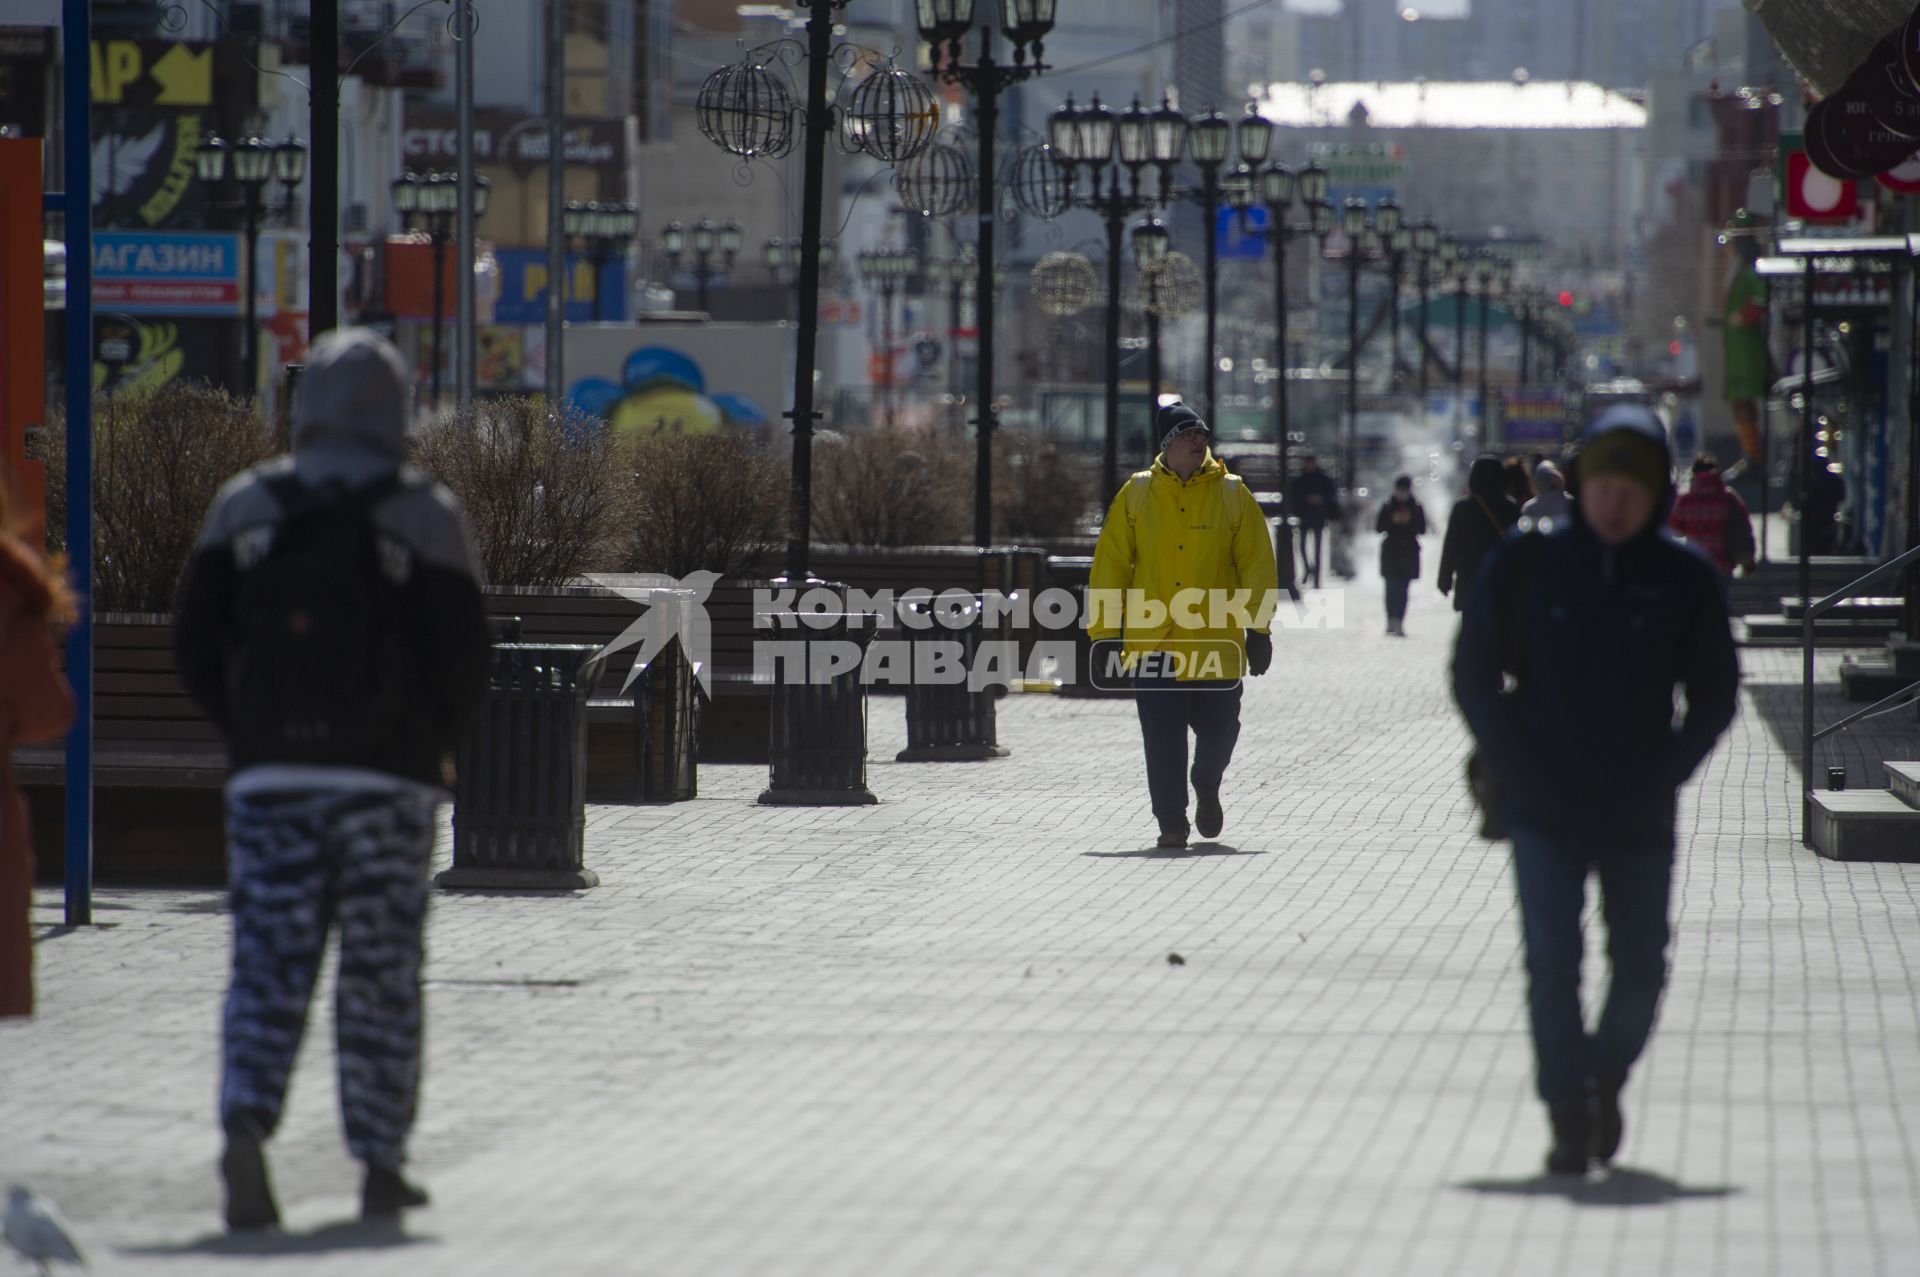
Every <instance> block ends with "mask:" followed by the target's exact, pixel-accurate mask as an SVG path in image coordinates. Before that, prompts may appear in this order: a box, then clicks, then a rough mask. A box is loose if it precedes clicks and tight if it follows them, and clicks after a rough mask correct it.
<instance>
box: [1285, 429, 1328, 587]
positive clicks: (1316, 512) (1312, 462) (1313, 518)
mask: <svg viewBox="0 0 1920 1277" xmlns="http://www.w3.org/2000/svg"><path fill="white" fill-rule="evenodd" d="M1287 510H1288V511H1289V512H1290V513H1291V514H1292V515H1293V517H1294V518H1296V519H1298V520H1299V521H1300V580H1301V582H1302V583H1311V584H1312V585H1313V587H1314V588H1315V589H1319V588H1320V557H1321V551H1322V550H1323V549H1324V548H1325V538H1326V534H1327V524H1328V523H1330V522H1332V521H1333V520H1334V519H1337V518H1338V517H1339V516H1340V494H1339V492H1338V490H1337V489H1336V488H1335V487H1334V486H1333V478H1332V476H1330V475H1329V474H1327V472H1326V471H1324V470H1322V469H1321V468H1320V459H1319V458H1318V457H1314V456H1311V455H1309V456H1306V457H1302V458H1301V459H1300V473H1299V474H1297V475H1295V476H1294V478H1293V483H1292V484H1291V485H1290V486H1289V487H1288V489H1287Z"/></svg>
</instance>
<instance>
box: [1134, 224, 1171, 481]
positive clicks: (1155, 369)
mask: <svg viewBox="0 0 1920 1277" xmlns="http://www.w3.org/2000/svg"><path fill="white" fill-rule="evenodd" d="M1171 240H1172V237H1171V236H1169V235H1168V234H1167V228H1166V226H1165V225H1164V224H1163V223H1162V222H1161V221H1160V219H1159V218H1157V217H1149V218H1148V219H1147V220H1146V221H1144V222H1142V223H1140V224H1139V225H1138V226H1136V227H1134V228H1133V265H1134V269H1135V270H1137V271H1139V272H1140V282H1141V283H1142V284H1144V285H1145V286H1146V289H1147V296H1146V312H1147V411H1148V412H1149V413H1150V414H1151V413H1156V412H1158V411H1159V410H1160V381H1161V377H1160V372H1161V360H1160V273H1161V270H1162V268H1163V267H1164V266H1165V264H1166V260H1167V251H1168V249H1169V247H1170V246H1171ZM1148 443H1149V446H1151V444H1152V418H1151V416H1150V417H1149V418H1148Z"/></svg>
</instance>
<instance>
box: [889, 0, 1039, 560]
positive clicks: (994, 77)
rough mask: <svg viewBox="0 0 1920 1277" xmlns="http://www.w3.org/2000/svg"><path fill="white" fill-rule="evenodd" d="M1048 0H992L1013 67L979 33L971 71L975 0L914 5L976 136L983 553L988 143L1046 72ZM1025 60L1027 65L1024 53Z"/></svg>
mask: <svg viewBox="0 0 1920 1277" xmlns="http://www.w3.org/2000/svg"><path fill="white" fill-rule="evenodd" d="M1054 6H1055V0H1000V31H1001V34H1003V35H1004V36H1005V37H1006V38H1007V40H1008V42H1009V43H1011V44H1012V45H1013V64H1012V65H1011V66H1007V65H1002V64H1001V63H998V62H995V61H994V57H993V28H992V27H991V26H990V25H982V26H981V28H980V57H979V60H978V61H977V62H975V63H973V64H972V65H971V66H969V65H967V64H966V63H965V62H964V61H963V57H964V53H963V42H964V41H965V40H966V37H967V35H968V33H969V32H971V31H972V30H973V17H974V9H975V0H914V10H915V17H916V19H917V24H918V26H919V29H920V38H921V39H923V40H925V41H926V42H927V44H928V45H929V46H930V57H929V66H930V67H931V68H932V70H933V72H934V73H935V74H936V75H937V76H939V77H940V78H941V79H944V80H945V81H946V82H947V83H949V84H955V85H959V86H961V87H962V88H964V89H965V90H966V91H967V92H968V93H970V94H971V95H972V96H973V99H974V103H975V116H976V118H975V121H974V124H975V128H976V130H977V131H978V133H979V135H980V136H979V142H980V159H979V169H978V173H979V196H980V205H979V211H980V242H979V246H978V249H977V252H978V254H979V256H978V260H977V262H976V264H975V265H976V271H977V274H976V285H975V286H976V288H977V291H978V296H979V305H980V321H979V329H980V358H979V359H978V360H977V361H976V364H977V367H976V370H975V376H976V381H977V383H978V384H977V387H976V391H975V393H976V396H977V398H978V403H977V405H976V410H977V411H978V412H979V414H980V415H979V417H978V419H977V420H978V447H977V455H976V458H975V472H974V507H973V525H974V526H973V535H974V542H975V544H976V545H978V546H979V547H980V548H982V549H985V548H986V547H987V546H988V545H990V544H992V542H993V432H994V427H995V419H994V402H993V339H994V331H993V330H994V323H993V321H994V314H993V302H994V296H993V271H994V265H995V263H994V249H993V241H994V234H993V232H994V224H995V222H996V221H997V220H998V219H999V215H1000V208H999V192H998V191H997V189H996V187H995V183H994V175H995V173H996V171H997V170H996V169H995V167H994V143H995V142H996V141H997V136H996V135H997V134H998V132H999V128H1000V95H1001V94H1002V93H1004V92H1006V90H1008V89H1009V88H1011V87H1013V86H1014V85H1016V84H1019V83H1020V82H1021V81H1023V80H1027V79H1030V78H1031V77H1033V76H1036V75H1039V74H1040V73H1041V72H1042V71H1044V70H1046V64H1045V61H1044V58H1045V52H1046V51H1045V41H1046V38H1047V36H1048V35H1049V34H1050V33H1051V32H1052V31H1053V25H1054ZM1029 50H1031V52H1032V61H1028V52H1029Z"/></svg>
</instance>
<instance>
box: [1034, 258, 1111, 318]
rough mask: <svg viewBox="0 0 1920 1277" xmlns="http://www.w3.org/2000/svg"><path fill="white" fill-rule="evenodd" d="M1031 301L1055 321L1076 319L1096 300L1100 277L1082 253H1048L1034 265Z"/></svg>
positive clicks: (1098, 295) (1098, 292)
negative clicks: (1036, 303) (1069, 318)
mask: <svg viewBox="0 0 1920 1277" xmlns="http://www.w3.org/2000/svg"><path fill="white" fill-rule="evenodd" d="M1030 286H1031V288H1032V290H1033V299H1034V301H1036V302H1038V303H1039V304H1040V309H1041V310H1043V311H1045V312H1046V313H1047V314H1049V315H1052V316H1055V317H1056V318H1060V319H1064V318H1066V317H1067V316H1069V315H1078V314H1079V313H1080V312H1081V311H1083V310H1085V309H1086V308H1087V307H1089V306H1091V305H1093V303H1094V302H1095V301H1097V300H1099V297H1100V277H1099V276H1098V275H1096V274H1095V273H1094V270H1093V263H1092V262H1091V261H1089V260H1087V257H1086V256H1085V254H1082V253H1048V254H1047V255H1046V256H1045V257H1042V258H1041V259H1040V260H1039V261H1037V262H1035V263H1034V264H1033V274H1032V277H1031V280H1030Z"/></svg>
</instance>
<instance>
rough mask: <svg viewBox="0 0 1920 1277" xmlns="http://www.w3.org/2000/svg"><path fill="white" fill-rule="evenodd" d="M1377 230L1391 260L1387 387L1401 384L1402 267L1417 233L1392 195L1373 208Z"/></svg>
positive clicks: (1389, 266) (1391, 387)
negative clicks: (1408, 224)
mask: <svg viewBox="0 0 1920 1277" xmlns="http://www.w3.org/2000/svg"><path fill="white" fill-rule="evenodd" d="M1373 224H1374V229H1375V230H1376V231H1377V232H1379V237H1380V238H1379V243H1380V250H1381V255H1382V256H1383V257H1385V258H1386V263H1387V302H1388V305H1387V325H1388V330H1389V333H1390V340H1389V349H1388V351H1387V357H1388V362H1387V389H1388V390H1389V391H1393V390H1397V389H1398V388H1399V386H1400V270H1401V267H1402V266H1403V265H1404V264H1405V262H1406V254H1407V250H1408V249H1410V248H1411V247H1412V246H1413V232H1412V231H1410V230H1408V229H1407V225H1406V218H1405V217H1404V216H1402V214H1401V212H1400V204H1399V202H1398V201H1397V200H1395V199H1393V198H1392V197H1391V196H1389V197H1388V198H1386V199H1383V200H1381V201H1380V205H1379V207H1378V208H1376V209H1374V211H1373Z"/></svg>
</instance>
